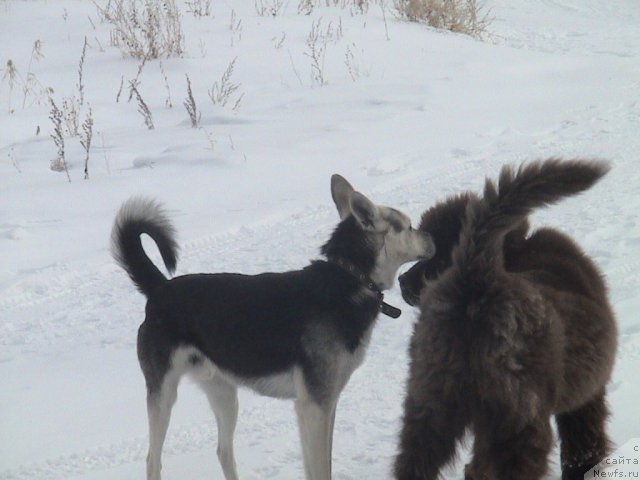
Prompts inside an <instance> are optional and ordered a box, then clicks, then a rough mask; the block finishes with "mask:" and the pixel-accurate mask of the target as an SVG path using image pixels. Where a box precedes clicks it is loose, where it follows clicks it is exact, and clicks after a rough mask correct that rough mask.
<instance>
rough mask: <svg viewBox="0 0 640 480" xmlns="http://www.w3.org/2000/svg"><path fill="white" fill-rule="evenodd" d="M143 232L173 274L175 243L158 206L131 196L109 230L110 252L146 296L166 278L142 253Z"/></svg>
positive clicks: (171, 229)
mask: <svg viewBox="0 0 640 480" xmlns="http://www.w3.org/2000/svg"><path fill="white" fill-rule="evenodd" d="M143 233H145V234H147V235H149V236H150V237H151V238H152V239H153V241H154V242H155V243H156V245H157V246H158V250H160V255H161V256H162V260H163V262H164V264H165V266H166V267H167V270H168V271H169V273H173V272H174V270H175V268H176V263H177V260H178V244H177V243H176V240H175V231H174V229H173V227H172V226H171V223H170V222H169V218H168V217H167V215H166V213H165V212H164V209H163V208H162V207H161V206H160V205H159V204H158V203H156V202H154V201H153V200H149V199H145V198H138V197H134V198H131V199H129V200H127V201H126V202H125V203H124V204H123V205H122V207H120V210H119V211H118V214H117V215H116V219H115V221H114V223H113V230H112V231H111V253H112V255H113V257H114V258H115V259H116V261H117V262H118V264H119V265H120V266H121V267H122V268H123V269H124V270H125V271H126V272H127V273H128V274H129V277H131V280H133V283H135V285H136V287H138V290H140V291H141V292H142V293H143V294H144V295H146V296H147V297H149V295H150V294H151V293H152V292H153V291H154V290H155V289H156V287H157V286H158V285H160V284H163V283H164V282H166V281H167V279H166V277H165V276H164V275H163V274H162V272H161V271H160V270H159V269H158V267H156V266H155V265H154V264H153V262H152V261H151V260H150V259H149V257H148V256H147V254H146V253H145V251H144V249H143V247H142V241H141V239H140V236H141V235H142V234H143Z"/></svg>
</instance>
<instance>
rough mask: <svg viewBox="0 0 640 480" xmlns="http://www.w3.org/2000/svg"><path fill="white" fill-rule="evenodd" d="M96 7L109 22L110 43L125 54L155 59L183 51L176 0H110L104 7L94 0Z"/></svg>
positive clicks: (182, 35)
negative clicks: (110, 28) (110, 27)
mask: <svg viewBox="0 0 640 480" xmlns="http://www.w3.org/2000/svg"><path fill="white" fill-rule="evenodd" d="M94 3H95V2H94ZM96 8H97V9H98V14H99V16H100V17H101V18H102V19H103V20H104V21H106V22H108V23H110V24H111V26H112V30H111V43H112V45H114V46H117V47H118V48H120V50H121V51H122V52H123V53H124V54H125V55H128V56H131V57H135V58H144V57H148V58H152V59H155V58H160V57H172V56H178V57H179V56H182V54H183V53H184V33H183V31H182V18H181V15H180V11H179V9H178V6H177V3H176V0H109V1H108V2H107V4H106V5H105V6H104V7H100V6H99V5H98V4H97V3H96Z"/></svg>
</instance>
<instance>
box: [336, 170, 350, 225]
mask: <svg viewBox="0 0 640 480" xmlns="http://www.w3.org/2000/svg"><path fill="white" fill-rule="evenodd" d="M353 191H354V190H353V187H352V186H351V184H350V183H349V182H347V180H346V179H345V178H344V177H343V176H341V175H338V174H337V173H334V174H333V175H331V197H332V198H333V203H335V204H336V208H337V209H338V214H339V215H340V220H344V219H345V218H346V217H347V216H348V215H349V214H350V213H351V206H350V205H349V197H350V195H351V192H353Z"/></svg>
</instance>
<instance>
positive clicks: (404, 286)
mask: <svg viewBox="0 0 640 480" xmlns="http://www.w3.org/2000/svg"><path fill="white" fill-rule="evenodd" d="M408 273H409V272H405V273H403V274H402V275H400V277H399V278H398V282H399V283H400V291H401V292H402V298H403V299H404V301H405V302H407V303H408V304H409V305H411V306H412V307H413V306H414V305H415V304H416V303H417V300H418V298H417V295H416V294H415V292H413V291H412V289H411V286H410V285H411V281H410V280H409V275H407V274H408Z"/></svg>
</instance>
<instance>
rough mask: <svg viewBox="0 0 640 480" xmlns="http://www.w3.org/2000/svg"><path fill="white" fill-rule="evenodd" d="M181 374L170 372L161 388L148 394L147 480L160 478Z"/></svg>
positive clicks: (158, 479)
mask: <svg viewBox="0 0 640 480" xmlns="http://www.w3.org/2000/svg"><path fill="white" fill-rule="evenodd" d="M179 381H180V376H179V375H178V374H176V373H175V372H168V373H167V374H166V375H165V378H164V379H163V381H162V384H161V386H160V388H158V389H156V390H151V391H149V392H148V394H147V413H148V415H149V454H148V456H147V480H160V469H161V468H162V466H161V456H162V445H163V444H164V440H165V437H166V435H167V429H168V428H169V419H170V418H171V409H172V408H173V405H174V404H175V402H176V399H177V398H178V383H179Z"/></svg>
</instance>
